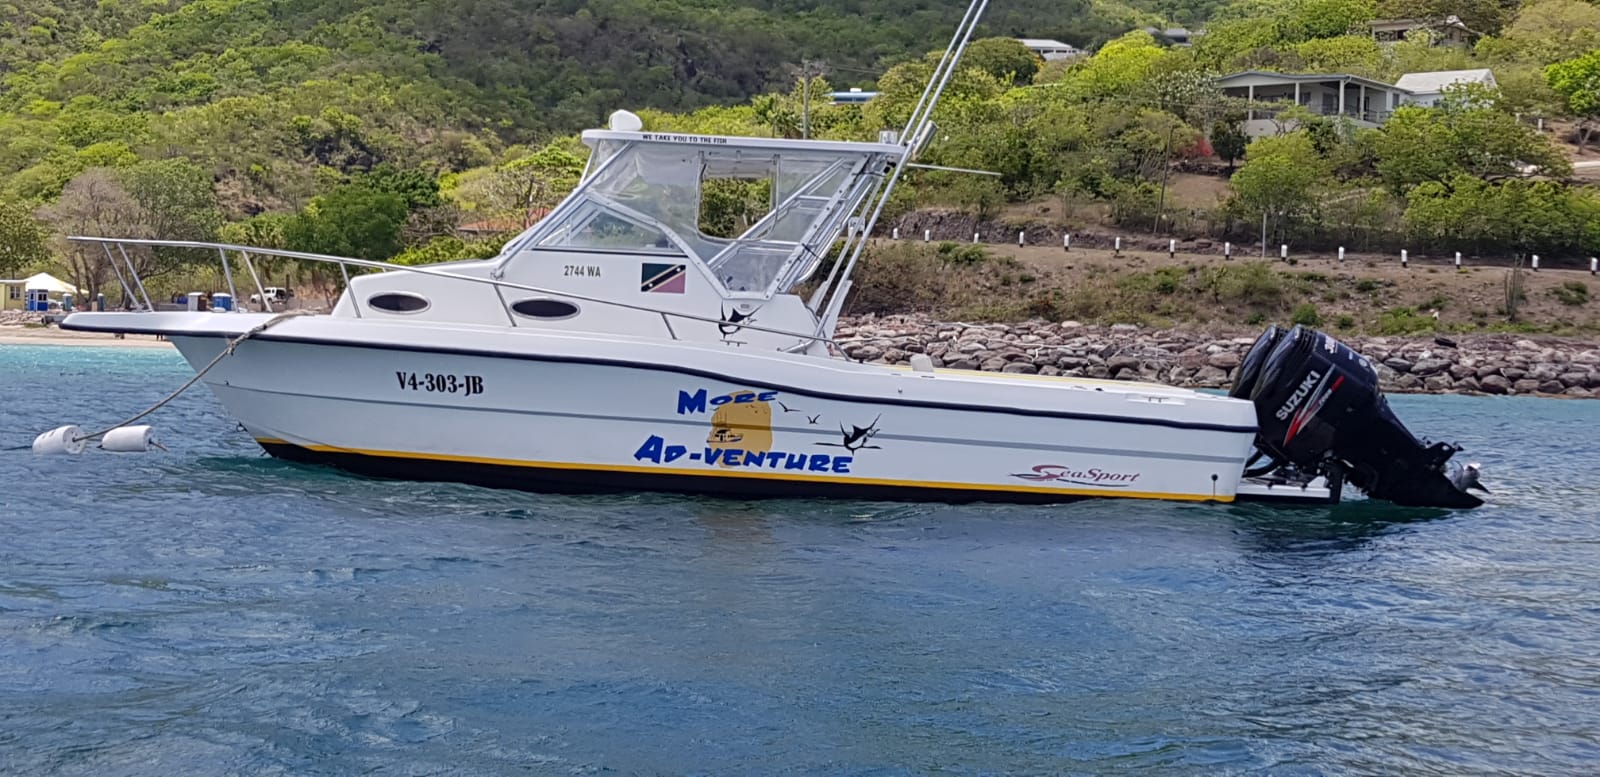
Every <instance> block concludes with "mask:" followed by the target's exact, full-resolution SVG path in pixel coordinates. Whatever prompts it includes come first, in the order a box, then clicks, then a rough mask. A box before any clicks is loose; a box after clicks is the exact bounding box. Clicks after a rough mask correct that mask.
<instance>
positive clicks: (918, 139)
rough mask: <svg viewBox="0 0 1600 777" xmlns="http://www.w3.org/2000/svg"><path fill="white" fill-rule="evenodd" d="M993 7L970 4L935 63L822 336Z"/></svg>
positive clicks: (850, 248)
mask: <svg viewBox="0 0 1600 777" xmlns="http://www.w3.org/2000/svg"><path fill="white" fill-rule="evenodd" d="M988 7H989V0H972V2H971V3H969V4H968V5H967V12H966V14H965V15H964V16H962V17H961V23H960V24H958V25H956V31H955V34H954V35H952V36H951V37H950V45H948V46H946V47H945V50H944V55H943V56H941V57H940V58H939V62H938V64H937V65H935V66H934V69H933V74H932V75H930V76H929V77H928V83H927V85H926V86H924V87H923V88H922V95H921V97H919V98H918V99H917V103H916V105H915V106H913V107H912V109H911V115H910V116H909V117H907V118H906V125H905V127H904V128H903V129H902V130H901V131H900V136H899V138H897V140H898V141H899V143H900V148H901V150H900V159H899V161H898V162H896V163H895V165H894V170H893V171H891V172H890V173H889V179H888V182H887V183H885V184H884V185H883V186H881V187H880V188H879V189H878V190H877V191H876V192H875V193H874V194H873V195H872V196H869V197H868V198H867V200H866V201H865V202H864V203H863V204H862V210H863V212H864V213H865V218H864V219H863V220H862V226H861V228H860V229H859V230H857V231H856V233H855V235H854V237H853V239H852V238H847V239H846V240H845V243H844V245H843V246H842V247H841V248H840V250H839V258H840V259H841V260H843V259H845V257H846V255H848V256H849V259H848V260H846V261H845V265H844V271H843V272H841V273H839V275H838V278H837V281H834V279H832V278H830V279H829V281H830V282H835V284H836V285H834V287H833V295H832V296H831V297H830V298H829V299H828V304H827V305H826V306H824V307H823V308H822V315H821V317H820V318H819V320H818V322H817V332H816V334H817V335H818V336H819V337H820V336H823V335H825V334H828V333H832V332H833V330H834V328H835V327H836V326H838V323H839V313H840V310H841V309H842V308H843V307H844V298H845V295H847V294H848V293H849V291H850V274H851V273H852V272H854V271H855V268H856V262H858V261H860V259H861V253H862V251H863V250H864V249H865V248H866V246H867V239H868V237H869V236H870V235H871V234H872V230H873V228H874V227H876V226H877V224H878V218H879V217H880V216H882V215H883V209H884V208H885V207H886V206H887V205H888V204H889V196H890V195H891V194H893V193H894V187H895V184H897V183H899V182H900V174H901V173H902V172H904V171H905V169H906V168H907V167H909V166H910V165H911V163H912V161H913V160H914V159H915V158H916V156H917V154H918V153H919V152H920V151H921V150H922V147H923V146H924V145H926V144H927V142H928V139H929V137H930V136H931V135H932V133H933V127H934V124H933V109H934V108H935V107H936V106H937V105H938V104H939V97H940V96H941V95H943V94H944V89H945V87H946V86H947V85H948V84H949V83H950V79H951V77H952V76H954V75H955V73H956V68H957V67H958V66H959V65H960V64H961V55H962V54H963V53H965V52H966V50H967V44H968V43H970V42H971V41H972V33H973V32H974V31H975V30H976V29H977V27H978V20H979V19H981V18H983V12H984V10H986V9H987V8H988Z"/></svg>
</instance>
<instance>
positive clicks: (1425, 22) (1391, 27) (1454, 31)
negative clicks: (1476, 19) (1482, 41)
mask: <svg viewBox="0 0 1600 777" xmlns="http://www.w3.org/2000/svg"><path fill="white" fill-rule="evenodd" d="M1367 27H1368V28H1370V29H1371V30H1372V37H1373V39H1375V40H1377V41H1378V42H1379V43H1395V42H1398V41H1402V40H1405V39H1407V38H1410V37H1412V36H1413V35H1415V34H1416V33H1418V32H1426V33H1428V34H1429V35H1431V36H1432V40H1433V45H1435V46H1468V45H1471V44H1472V41H1473V40H1474V39H1476V38H1477V37H1478V34H1477V33H1475V32H1473V31H1472V30H1470V29H1467V25H1465V24H1462V22H1461V17H1459V16H1454V15H1451V16H1446V17H1445V18H1444V19H1443V20H1437V19H1373V20H1372V21H1370V22H1367Z"/></svg>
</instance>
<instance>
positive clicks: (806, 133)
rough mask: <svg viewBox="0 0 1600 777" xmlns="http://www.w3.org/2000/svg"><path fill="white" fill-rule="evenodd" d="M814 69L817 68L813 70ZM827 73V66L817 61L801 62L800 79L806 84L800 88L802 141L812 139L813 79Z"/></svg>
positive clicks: (804, 60) (806, 60) (805, 60)
mask: <svg viewBox="0 0 1600 777" xmlns="http://www.w3.org/2000/svg"><path fill="white" fill-rule="evenodd" d="M813 68H815V69H814V70H813ZM824 71H825V66H824V65H823V63H821V62H817V61H815V60H810V59H803V60H801V61H800V78H801V80H802V81H803V82H804V83H802V84H801V87H800V94H801V105H800V137H801V139H802V140H809V139H810V138H811V79H813V78H815V77H817V76H820V75H822V74H823V72H824Z"/></svg>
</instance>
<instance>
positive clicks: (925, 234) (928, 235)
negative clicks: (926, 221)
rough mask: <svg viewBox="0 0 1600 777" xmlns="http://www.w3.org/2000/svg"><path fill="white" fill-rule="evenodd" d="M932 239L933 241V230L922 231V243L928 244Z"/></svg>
mask: <svg viewBox="0 0 1600 777" xmlns="http://www.w3.org/2000/svg"><path fill="white" fill-rule="evenodd" d="M932 239H933V230H931V229H924V230H922V242H924V243H926V242H928V241H929V240H932Z"/></svg>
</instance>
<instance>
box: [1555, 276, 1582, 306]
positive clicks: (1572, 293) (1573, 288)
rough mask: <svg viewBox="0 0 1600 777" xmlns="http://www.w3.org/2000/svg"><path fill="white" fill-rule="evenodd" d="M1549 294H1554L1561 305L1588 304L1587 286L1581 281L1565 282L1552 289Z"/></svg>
mask: <svg viewBox="0 0 1600 777" xmlns="http://www.w3.org/2000/svg"><path fill="white" fill-rule="evenodd" d="M1550 293H1551V294H1554V295H1555V297H1556V299H1558V300H1560V301H1561V304H1563V305H1583V304H1587V303H1588V302H1589V284H1587V283H1584V282H1583V281H1567V282H1566V283H1563V284H1561V286H1559V287H1557V288H1555V289H1552V290H1551V291H1550Z"/></svg>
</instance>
